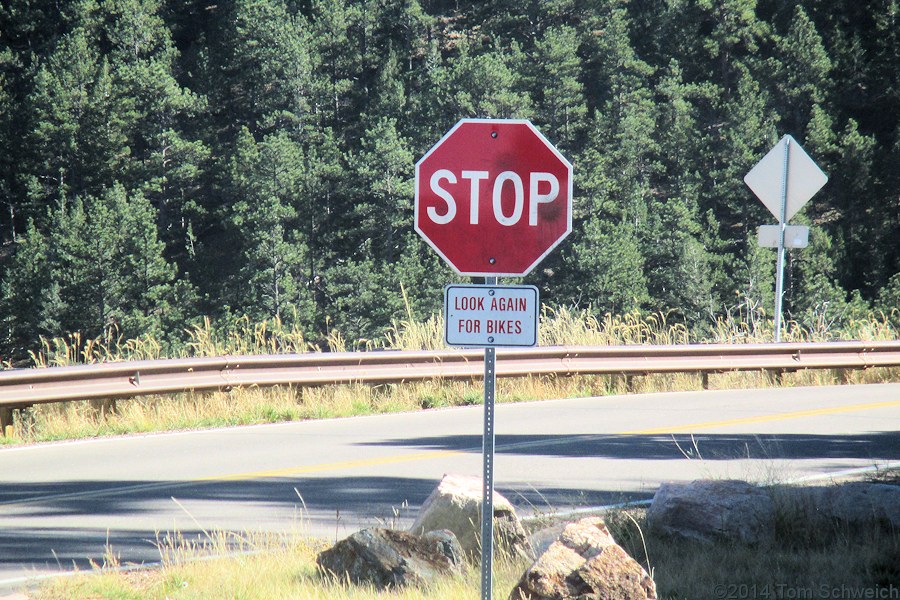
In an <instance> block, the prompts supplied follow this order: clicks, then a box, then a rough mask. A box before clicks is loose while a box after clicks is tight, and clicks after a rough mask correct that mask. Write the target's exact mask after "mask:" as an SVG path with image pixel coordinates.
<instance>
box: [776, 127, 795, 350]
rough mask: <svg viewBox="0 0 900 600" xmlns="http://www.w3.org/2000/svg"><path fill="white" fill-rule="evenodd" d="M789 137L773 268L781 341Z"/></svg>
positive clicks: (777, 336)
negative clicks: (774, 266) (779, 233)
mask: <svg viewBox="0 0 900 600" xmlns="http://www.w3.org/2000/svg"><path fill="white" fill-rule="evenodd" d="M791 139H792V138H790V137H787V136H786V137H785V138H784V167H783V169H782V173H781V214H780V215H779V216H778V226H779V227H780V228H781V235H779V236H778V266H777V267H776V270H775V342H776V343H778V342H780V341H781V304H782V302H783V301H784V227H785V225H786V224H787V223H786V222H787V218H786V217H785V215H786V213H787V192H788V169H790V162H791V161H790V158H791Z"/></svg>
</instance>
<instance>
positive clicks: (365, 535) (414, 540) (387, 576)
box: [316, 529, 463, 589]
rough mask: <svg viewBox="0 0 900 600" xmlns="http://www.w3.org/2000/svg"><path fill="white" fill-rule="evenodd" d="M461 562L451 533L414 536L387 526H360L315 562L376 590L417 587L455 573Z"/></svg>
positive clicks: (455, 541) (327, 569) (429, 533)
mask: <svg viewBox="0 0 900 600" xmlns="http://www.w3.org/2000/svg"><path fill="white" fill-rule="evenodd" d="M462 561H463V554H462V548H460V546H459V542H458V541H457V540H456V536H454V535H453V533H452V532H449V531H431V532H428V533H426V534H425V535H423V536H418V535H412V534H409V533H406V532H403V531H394V530H391V529H364V530H362V531H359V532H357V533H354V534H353V535H351V536H350V537H348V538H346V539H344V540H341V541H340V542H338V543H337V544H336V545H335V546H333V547H332V548H329V549H328V550H325V551H324V552H321V553H320V554H319V555H318V556H317V557H316V564H318V565H319V567H320V568H321V569H323V570H325V571H326V572H328V573H331V574H332V575H334V576H335V577H337V578H338V579H340V580H349V581H351V582H353V583H357V584H366V583H368V584H372V585H374V586H375V587H376V588H378V589H385V588H391V587H403V586H421V585H424V584H427V583H429V582H431V581H433V580H434V579H435V578H436V577H438V576H444V575H448V574H451V573H456V572H459V571H460V570H461V567H462Z"/></svg>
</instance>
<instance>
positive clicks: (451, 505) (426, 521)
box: [410, 475, 533, 558]
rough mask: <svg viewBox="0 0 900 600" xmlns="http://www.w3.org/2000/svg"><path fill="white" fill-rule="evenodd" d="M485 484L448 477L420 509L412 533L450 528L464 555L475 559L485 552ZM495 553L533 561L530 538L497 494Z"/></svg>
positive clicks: (473, 479)
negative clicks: (483, 545)
mask: <svg viewBox="0 0 900 600" xmlns="http://www.w3.org/2000/svg"><path fill="white" fill-rule="evenodd" d="M481 496H482V483H481V479H480V478H478V477H469V476H465V475H444V478H443V479H441V482H440V483H439V484H438V486H437V487H436V488H435V489H434V491H433V492H431V495H430V496H428V499H427V500H425V503H424V504H423V505H422V508H421V509H420V510H419V515H418V516H417V517H416V520H415V522H414V523H413V525H412V527H411V528H410V532H411V533H414V534H416V535H421V534H422V533H423V532H425V531H432V530H435V529H448V530H450V531H452V532H453V533H454V534H456V537H457V539H458V540H459V543H460V545H461V546H462V548H463V552H465V553H466V555H468V556H470V557H472V556H476V555H478V554H479V553H480V552H481ZM494 544H495V550H497V551H498V552H502V553H508V554H511V555H518V556H522V557H525V558H532V557H533V554H532V552H531V547H530V544H529V543H528V537H527V535H526V534H525V529H524V528H523V527H522V522H521V521H520V520H519V517H518V515H516V510H515V509H514V508H513V506H512V504H510V502H509V500H507V499H506V498H504V497H503V496H502V495H500V494H498V493H497V492H494Z"/></svg>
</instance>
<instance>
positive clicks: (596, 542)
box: [509, 517, 656, 600]
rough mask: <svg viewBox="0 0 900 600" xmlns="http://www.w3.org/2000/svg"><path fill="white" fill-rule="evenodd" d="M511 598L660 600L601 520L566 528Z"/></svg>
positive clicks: (525, 576)
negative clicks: (655, 599) (653, 599)
mask: <svg viewBox="0 0 900 600" xmlns="http://www.w3.org/2000/svg"><path fill="white" fill-rule="evenodd" d="M509 598H510V600H567V599H579V600H595V599H596V600H601V599H610V600H612V599H627V600H639V599H645V598H656V584H655V583H654V582H653V579H652V578H651V577H650V575H649V574H648V573H647V571H646V570H644V568H643V567H642V566H641V565H640V564H639V563H638V562H637V561H635V560H634V559H633V558H631V557H630V556H629V555H628V553H627V552H625V550H623V549H622V547H621V546H619V545H618V544H616V542H615V540H614V539H613V538H612V536H611V535H610V534H609V530H608V529H607V528H606V524H605V523H604V522H603V519H601V518H599V517H589V518H585V519H581V520H580V521H577V522H575V523H570V524H568V525H566V527H565V529H563V531H562V533H561V534H560V536H559V539H557V540H556V541H555V542H553V543H552V544H551V545H550V547H549V548H547V551H546V552H544V553H543V554H541V556H540V557H539V558H538V559H537V560H536V561H535V562H534V564H533V565H531V566H530V567H528V569H527V570H526V571H525V573H524V574H523V575H522V579H520V580H519V583H518V584H517V585H516V587H515V588H514V589H513V591H512V593H511V594H510V596H509Z"/></svg>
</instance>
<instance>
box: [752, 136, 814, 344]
mask: <svg viewBox="0 0 900 600" xmlns="http://www.w3.org/2000/svg"><path fill="white" fill-rule="evenodd" d="M827 181H828V176H827V175H825V173H823V172H822V170H821V169H819V167H818V165H816V163H815V162H814V161H813V159H811V158H810V157H809V155H808V154H807V153H806V152H805V151H804V150H803V148H802V147H801V146H800V144H798V143H797V141H796V140H795V139H794V138H793V137H791V136H790V135H785V136H784V137H783V138H781V141H780V142H778V143H777V144H776V145H775V146H774V147H773V148H772V149H771V150H770V151H769V153H768V154H766V155H765V156H764V157H763V158H762V160H760V161H759V162H758V163H756V166H755V167H753V168H752V169H750V172H749V173H747V175H745V176H744V182H745V183H746V184H747V186H748V187H749V188H750V189H751V190H753V193H754V194H756V196H757V197H758V198H759V199H760V200H761V201H762V203H763V204H764V205H765V206H766V208H768V209H769V212H771V213H772V214H773V215H774V216H775V217H776V218H777V219H778V225H777V227H778V228H779V231H778V234H777V248H778V265H777V267H776V271H775V341H776V342H780V341H781V314H782V302H783V300H784V259H785V248H786V247H796V248H803V247H805V246H806V239H807V236H808V235H809V230H808V229H807V230H806V231H805V232H800V231H797V230H798V229H799V228H793V227H790V226H788V220H790V218H791V217H793V216H794V215H795V214H796V213H797V211H798V210H800V209H801V208H802V207H803V205H804V204H806V203H807V202H808V201H809V199H810V198H812V197H813V196H815V195H816V192H818V191H819V190H820V189H822V186H823V185H825V183H826V182H827ZM764 227H768V226H764ZM789 230H792V231H791V233H792V235H793V236H797V235H802V236H803V239H802V245H801V244H800V243H798V244H796V245H793V246H792V245H790V244H786V243H785V237H786V235H787V234H788V231H789ZM767 235H768V232H764V231H763V229H762V228H760V233H759V240H760V245H763V246H769V245H770V244H769V242H768V237H767ZM764 241H765V243H764Z"/></svg>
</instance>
